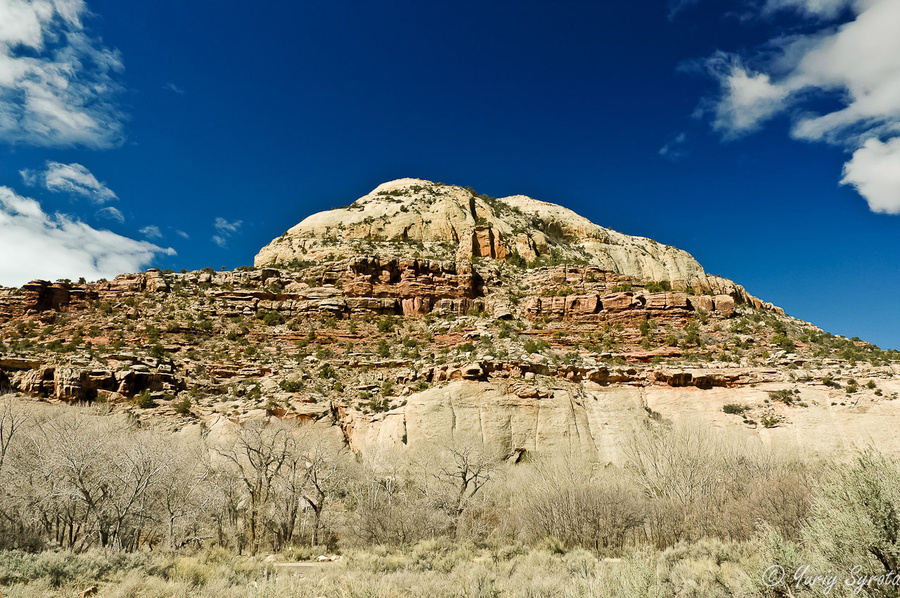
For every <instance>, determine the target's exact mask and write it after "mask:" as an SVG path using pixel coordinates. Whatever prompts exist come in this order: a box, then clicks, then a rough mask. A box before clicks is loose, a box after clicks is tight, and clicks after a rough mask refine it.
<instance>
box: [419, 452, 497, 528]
mask: <svg viewBox="0 0 900 598" xmlns="http://www.w3.org/2000/svg"><path fill="white" fill-rule="evenodd" d="M472 444H474V443H472ZM416 466H417V467H418V468H420V469H421V470H422V472H423V474H424V475H422V476H421V477H420V480H421V481H420V483H421V484H422V492H423V493H424V494H425V495H426V496H427V497H428V498H429V500H430V502H431V503H432V504H433V505H434V506H435V508H437V509H440V510H441V511H442V512H443V513H444V514H445V515H446V517H447V519H448V533H449V534H450V535H452V536H456V534H457V532H458V530H459V524H460V520H461V518H462V515H463V513H464V512H465V510H466V508H467V507H468V506H469V504H470V503H471V502H472V500H473V499H474V498H475V496H476V495H477V494H478V493H479V492H480V491H481V490H482V488H484V486H485V484H487V483H488V482H490V481H491V479H492V476H493V475H494V474H495V473H496V471H497V468H498V466H499V464H498V463H497V462H496V461H495V460H494V459H492V458H491V457H490V456H488V455H487V454H486V453H485V452H484V451H482V450H481V449H480V448H476V447H475V446H472V445H470V444H465V443H463V442H455V443H453V444H449V445H445V446H443V447H440V448H439V449H437V450H435V451H430V452H420V453H419V454H418V455H417V456H416Z"/></svg>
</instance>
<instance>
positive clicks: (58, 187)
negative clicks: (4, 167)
mask: <svg viewBox="0 0 900 598" xmlns="http://www.w3.org/2000/svg"><path fill="white" fill-rule="evenodd" d="M0 1H2V0H0ZM19 174H21V175H22V179H23V180H24V181H25V183H26V184H28V185H42V186H43V187H44V188H45V189H47V191H52V192H54V193H68V194H71V195H76V196H80V197H84V198H87V199H89V200H91V201H92V202H94V203H96V204H103V203H106V202H108V201H112V200H115V199H118V197H116V194H115V193H114V192H113V191H112V189H110V188H109V187H107V186H106V184H105V183H101V182H100V181H98V180H97V177H95V176H94V175H93V174H92V173H91V171H90V170H88V169H87V168H85V167H84V166H82V165H81V164H61V163H59V162H47V165H46V168H45V169H44V171H43V172H35V171H32V170H23V171H21V172H20V173H19Z"/></svg>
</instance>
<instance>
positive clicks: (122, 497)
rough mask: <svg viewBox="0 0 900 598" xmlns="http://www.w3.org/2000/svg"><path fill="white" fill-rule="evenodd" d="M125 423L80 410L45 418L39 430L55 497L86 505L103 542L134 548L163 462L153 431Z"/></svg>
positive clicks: (87, 516)
mask: <svg viewBox="0 0 900 598" xmlns="http://www.w3.org/2000/svg"><path fill="white" fill-rule="evenodd" d="M121 424H122V422H121V421H118V420H115V419H112V418H92V417H90V416H87V415H85V414H84V413H82V412H76V413H74V414H71V415H70V414H65V415H63V416H60V417H56V418H53V419H49V420H47V421H46V422H45V423H44V424H43V425H42V426H41V429H40V433H41V435H42V437H43V438H42V439H41V443H42V444H43V447H42V450H44V452H45V455H46V462H45V464H44V480H45V481H47V482H50V483H51V484H52V485H51V491H52V495H51V499H58V500H62V502H63V503H68V505H70V506H72V507H74V509H73V511H75V512H76V513H77V512H78V511H79V510H81V509H83V516H84V519H85V520H86V521H84V525H85V527H86V528H87V529H88V530H90V531H89V534H90V536H91V537H95V538H96V539H97V540H98V541H99V543H100V545H101V546H104V547H107V546H113V547H117V548H126V549H133V548H135V547H136V546H137V545H138V544H139V542H140V540H141V532H142V531H143V527H144V525H145V524H146V523H147V522H148V521H149V516H150V514H151V513H152V508H151V505H150V501H151V498H152V497H151V494H150V488H151V487H152V485H153V484H154V483H155V481H156V479H157V478H158V477H159V476H160V475H161V473H162V471H163V469H164V465H163V463H162V460H161V459H160V455H159V450H158V447H159V445H158V443H157V442H155V440H154V438H153V436H152V434H150V433H149V432H147V431H144V430H133V429H129V428H127V427H126V428H124V429H123V427H122V425H121ZM85 540H86V541H87V538H86V539H85Z"/></svg>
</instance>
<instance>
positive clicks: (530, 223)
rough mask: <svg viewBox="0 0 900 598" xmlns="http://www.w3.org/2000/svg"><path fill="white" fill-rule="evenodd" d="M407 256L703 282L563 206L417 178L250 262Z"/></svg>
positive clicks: (690, 269)
mask: <svg viewBox="0 0 900 598" xmlns="http://www.w3.org/2000/svg"><path fill="white" fill-rule="evenodd" d="M411 253H418V254H419V255H421V256H429V257H436V258H438V259H443V260H448V259H452V260H461V259H471V258H473V257H484V258H493V259H497V260H504V259H508V258H510V257H513V256H518V258H521V259H523V260H526V261H529V262H532V261H535V260H539V259H542V260H545V261H550V260H552V261H554V262H578V263H584V264H587V265H592V266H596V267H599V268H601V269H603V270H605V271H608V272H614V273H617V274H623V275H626V276H630V277H634V278H640V279H649V280H660V281H661V280H666V281H681V282H682V283H686V284H688V285H690V284H692V282H693V281H694V280H695V279H696V280H700V281H703V280H705V278H706V274H705V272H704V271H703V268H702V267H701V266H700V264H698V263H697V261H696V260H695V259H694V258H693V257H691V256H690V255H689V254H688V253H687V252H684V251H681V250H680V249H676V248H674V247H670V246H668V245H662V244H660V243H657V242H656V241H653V240H651V239H645V238H643V237H631V236H628V235H623V234H621V233H618V232H616V231H613V230H609V229H607V228H603V227H602V226H598V225H596V224H594V223H592V222H591V221H589V220H587V219H586V218H584V217H582V216H579V215H578V214H576V213H575V212H573V211H571V210H568V209H566V208H563V207H562V206H558V205H555V204H551V203H547V202H543V201H538V200H536V199H532V198H530V197H525V196H523V195H515V196H512V197H503V198H492V197H488V196H485V195H481V196H479V195H475V193H474V192H473V191H471V190H470V189H465V188H463V187H457V186H451V185H442V184H440V183H432V182H430V181H423V180H419V179H400V180H396V181H391V182H389V183H384V184H382V185H379V186H378V187H376V188H375V189H374V190H373V191H372V192H371V193H369V194H368V195H365V196H363V197H361V198H359V199H358V200H356V201H355V202H353V203H352V204H351V205H349V206H347V207H345V208H338V209H335V210H330V211H327V212H320V213H318V214H313V215H312V216H309V217H308V218H306V219H305V220H303V221H302V222H300V223H299V224H297V225H296V226H294V227H292V228H291V229H290V230H288V231H287V232H286V233H285V234H284V235H282V236H281V237H279V238H278V239H275V240H274V241H272V242H271V243H269V244H268V245H267V246H265V247H264V248H263V249H262V250H260V252H259V253H258V254H257V256H256V259H255V260H254V263H255V265H256V266H258V267H259V266H272V265H275V264H288V263H290V262H292V261H294V260H297V261H301V262H302V261H306V260H319V259H323V258H327V257H329V256H330V257H331V258H335V257H350V256H353V255H360V254H362V255H366V254H375V255H380V256H394V255H410V254H411Z"/></svg>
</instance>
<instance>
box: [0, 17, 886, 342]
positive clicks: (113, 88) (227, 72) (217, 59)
mask: <svg viewBox="0 0 900 598" xmlns="http://www.w3.org/2000/svg"><path fill="white" fill-rule="evenodd" d="M897 30H900V0H752V1H751V0H747V1H746V2H727V3H726V2H721V1H719V0H695V1H682V2H680V3H672V2H669V3H666V2H663V1H661V0H660V1H635V2H597V1H587V0H585V1H577V0H573V1H566V2H550V1H542V2H537V1H529V0H517V1H516V2H511V1H510V2H500V1H494V2H490V1H488V2H485V1H481V2H468V1H456V2H429V3H421V2H412V1H382V2H377V3H372V2H359V1H356V2H351V1H341V0H332V1H328V2H319V1H305V0H304V1H296V2H282V1H276V2H268V3H257V4H247V3H246V2H234V1H231V0H217V1H215V2H212V1H208V0H195V1H192V2H173V1H170V0H155V1H152V2H151V1H149V0H129V1H128V2H122V1H121V0H119V1H117V2H114V1H112V0H86V2H85V1H82V0H0V284H21V282H24V280H26V279H31V278H36V277H44V278H61V277H68V278H73V279H74V278H77V277H78V276H82V275H83V276H86V277H88V278H96V277H98V276H109V275H110V274H114V273H116V272H120V271H129V270H137V269H141V268H146V267H149V266H158V267H161V268H173V269H181V268H189V269H196V268H201V267H203V266H213V267H215V268H219V267H221V266H225V267H228V268H233V267H236V266H239V265H242V264H249V263H252V260H253V256H254V254H255V253H256V251H257V250H258V249H259V248H260V247H261V246H263V245H264V244H265V243H267V242H268V241H269V240H271V239H272V238H273V237H276V236H278V235H279V234H281V233H282V232H284V230H286V229H287V228H289V227H290V226H292V225H293V224H295V223H296V222H299V221H300V220H301V219H302V218H303V217H305V216H306V215H308V214H310V213H313V212H316V211H319V210H322V209H328V208H330V207H334V206H339V205H345V204H348V203H350V202H351V201H353V200H354V199H356V198H357V197H359V196H361V195H364V194H365V193H367V192H368V191H369V190H371V189H372V188H373V187H375V186H376V185H377V184H379V183H381V182H384V181H386V180H390V179H394V178H400V177H407V176H409V177H419V178H425V179H430V180H434V181H442V182H445V183H455V184H460V185H468V186H471V187H474V188H475V189H477V190H478V191H479V192H483V193H488V194H491V195H494V196H503V195H509V194H516V193H522V194H526V195H530V196H533V197H537V198H539V199H544V200H547V201H552V202H555V203H560V204H562V205H565V206H567V207H569V208H572V209H574V210H576V211H577V212H579V213H581V214H583V215H585V216H587V217H588V218H590V219H592V220H594V221H595V222H597V223H599V224H602V225H604V226H608V227H610V228H613V229H616V230H619V231H622V232H625V233H628V234H634V235H642V236H647V237H651V238H654V239H657V240H659V241H660V242H664V243H668V244H671V245H675V246H677V247H680V248H682V249H685V250H687V251H689V252H691V253H692V254H693V255H694V256H695V257H696V258H697V259H698V260H699V261H700V263H701V264H703V265H704V267H705V268H706V269H707V271H708V272H710V273H713V274H720V275H723V276H726V277H728V278H732V279H734V280H736V281H737V282H739V283H741V284H743V285H745V286H746V287H747V289H748V290H749V291H750V292H751V293H753V294H755V295H758V296H760V297H762V298H763V299H765V300H768V301H772V302H774V303H776V304H778V305H781V306H783V307H784V308H785V309H786V310H787V311H788V313H790V314H791V315H794V316H797V317H800V318H803V319H806V320H809V321H812V322H813V323H815V324H817V325H819V326H822V327H823V328H824V329H826V330H828V331H831V332H835V333H841V334H845V335H847V336H859V337H861V338H864V339H866V340H870V341H872V342H875V343H877V344H879V345H881V346H882V347H886V348H900V317H897V314H896V305H897V297H898V296H900V264H898V260H897V255H898V245H900V236H898V231H900V219H898V216H897V215H895V214H896V213H897V212H900V36H897V35H896V33H895V32H896V31H897ZM895 38H897V39H895Z"/></svg>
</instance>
